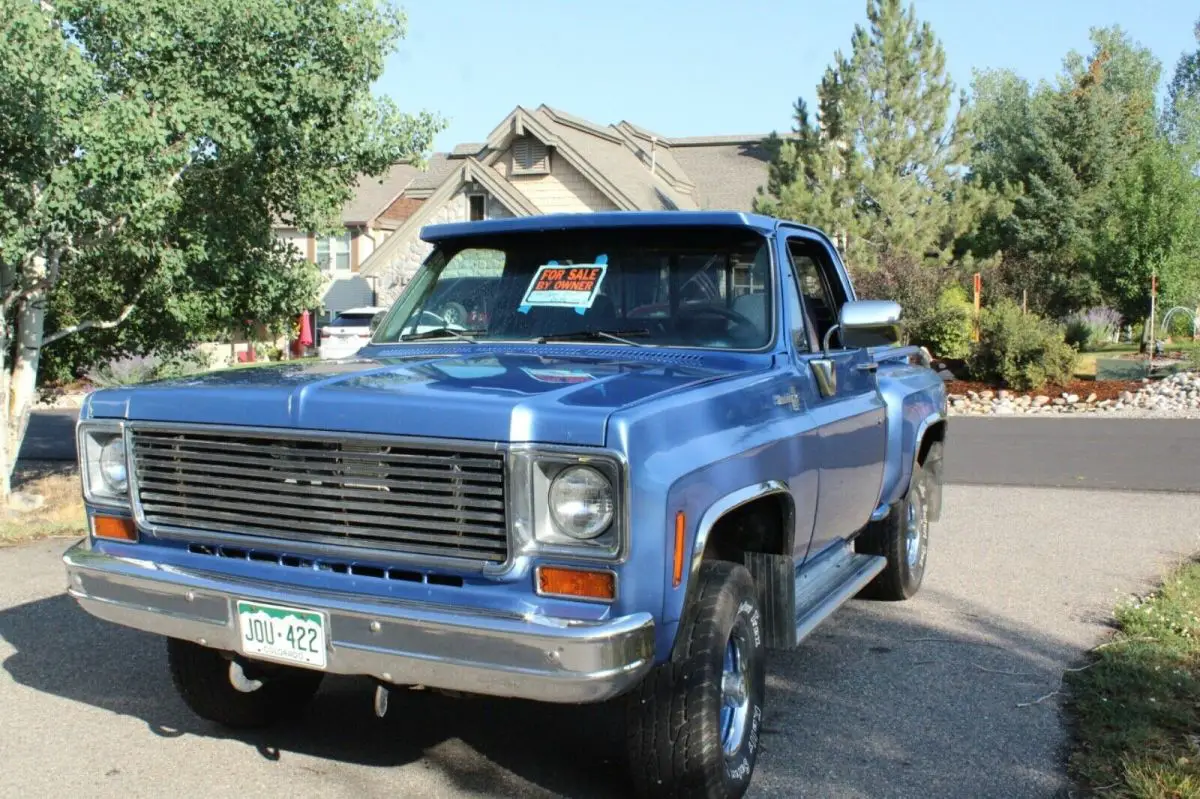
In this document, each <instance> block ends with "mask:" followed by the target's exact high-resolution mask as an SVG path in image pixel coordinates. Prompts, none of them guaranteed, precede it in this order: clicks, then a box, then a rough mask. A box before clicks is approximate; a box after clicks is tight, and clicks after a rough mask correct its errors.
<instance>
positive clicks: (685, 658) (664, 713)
mask: <svg viewBox="0 0 1200 799" xmlns="http://www.w3.org/2000/svg"><path fill="white" fill-rule="evenodd" d="M696 580H697V581H698V584H697V586H696V594H695V600H694V604H693V606H692V608H691V609H690V611H689V612H688V613H687V615H686V617H685V619H684V621H683V623H682V624H681V626H680V629H679V635H678V639H677V643H676V654H675V656H674V657H673V658H672V660H670V661H669V662H667V663H664V664H662V665H660V666H658V667H656V668H655V670H654V671H652V672H651V673H650V674H649V675H647V677H646V679H645V680H644V681H643V682H642V684H641V686H640V687H639V688H638V689H637V690H635V691H633V692H632V693H631V694H630V695H629V696H628V697H627V698H626V700H625V702H626V705H625V708H626V724H627V727H626V729H627V737H626V744H627V756H628V760H629V766H630V777H631V779H632V780H633V784H634V788H635V789H636V792H637V794H638V795H639V796H647V797H648V796H654V797H705V799H736V798H737V797H740V796H742V795H743V794H744V793H745V792H746V789H747V788H748V787H749V786H750V778H751V776H752V774H753V772H754V765H755V762H756V761H757V759H758V750H759V735H760V731H761V728H762V719H763V702H764V698H765V693H766V649H765V647H764V642H763V632H762V613H761V611H760V610H759V606H758V593H757V591H756V590H755V586H754V580H753V579H752V578H751V576H750V572H748V571H747V570H746V568H745V567H744V566H741V565H739V564H736V563H730V562H726V561H710V562H706V563H704V564H703V565H702V566H701V567H700V572H699V573H698V574H697V575H696Z"/></svg>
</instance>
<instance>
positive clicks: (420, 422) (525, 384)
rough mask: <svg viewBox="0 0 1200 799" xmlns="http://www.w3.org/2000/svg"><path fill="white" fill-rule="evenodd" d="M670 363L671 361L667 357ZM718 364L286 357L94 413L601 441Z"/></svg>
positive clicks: (458, 356) (142, 390)
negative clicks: (630, 410)
mask: <svg viewBox="0 0 1200 799" xmlns="http://www.w3.org/2000/svg"><path fill="white" fill-rule="evenodd" d="M664 360H669V359H664ZM740 371H742V369H740V368H738V369H735V368H732V367H729V366H726V365H724V364H723V365H722V367H721V368H715V367H710V366H678V365H671V364H669V363H663V362H661V361H660V362H657V363H656V362H655V361H654V360H653V359H650V358H646V357H645V356H642V357H639V358H638V359H637V360H636V361H635V360H632V359H631V360H628V361H626V360H622V359H620V358H617V359H614V358H613V357H612V355H611V352H610V353H607V354H606V355H605V356H604V357H603V358H601V357H576V356H568V357H559V356H553V355H549V354H547V353H544V352H543V353H540V354H514V353H511V352H487V351H480V352H472V353H469V354H463V353H453V352H451V353H447V354H446V355H442V356H439V355H429V354H423V355H418V356H410V357H396V358H385V357H379V358H370V357H367V358H362V357H360V358H353V359H347V360H337V361H320V362H315V363H314V362H306V363H294V364H289V363H282V364H277V365H270V366H263V367H258V368H250V369H230V370H226V371H221V372H213V373H209V374H204V375H198V376H195V377H190V378H182V379H178V380H171V381H163V382H157V383H149V384H144V385H139V386H133V387H128V388H119V389H106V390H103V391H97V392H96V393H94V394H92V396H91V397H90V399H89V403H88V406H87V407H86V408H85V409H84V414H85V415H90V416H92V417H108V418H114V417H115V418H122V419H130V420H140V421H156V422H191V423H204V424H224V425H247V426H254V427H268V428H295V429H305V430H328V431H339V432H355V433H377V434H385V435H398V436H426V437H434V438H458V439H469V440H476V441H501V442H531V443H560V444H580V445H587V446H603V445H604V443H605V440H604V439H605V430H606V427H607V422H608V417H609V416H610V415H611V414H612V412H613V411H615V410H617V409H619V408H622V407H625V406H628V405H630V404H633V403H637V402H641V401H644V400H647V399H650V398H653V397H656V396H660V395H664V394H667V393H672V392H676V391H680V390H684V389H686V388H687V387H689V386H693V385H697V384H700V383H707V382H710V381H713V380H717V379H720V378H722V377H726V376H730V375H732V374H734V373H735V372H740Z"/></svg>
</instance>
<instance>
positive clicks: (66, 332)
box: [42, 287, 146, 348]
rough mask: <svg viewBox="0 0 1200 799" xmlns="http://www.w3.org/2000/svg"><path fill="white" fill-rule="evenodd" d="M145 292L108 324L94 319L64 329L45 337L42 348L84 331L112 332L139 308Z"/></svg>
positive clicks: (139, 292)
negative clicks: (138, 304)
mask: <svg viewBox="0 0 1200 799" xmlns="http://www.w3.org/2000/svg"><path fill="white" fill-rule="evenodd" d="M145 292H146V289H145V287H143V288H141V289H140V290H139V291H138V293H137V294H135V295H134V296H133V300H132V301H131V302H130V303H129V304H128V305H126V306H125V307H124V308H122V309H121V313H119V314H117V317H116V318H115V319H109V320H108V321H106V322H97V321H95V320H94V319H88V320H87V321H84V322H80V323H79V324H77V325H71V326H70V327H64V328H63V329H62V330H59V331H56V332H54V333H52V334H50V335H49V336H46V337H44V338H43V339H42V347H43V348H44V347H47V346H49V345H50V344H53V343H54V342H56V341H58V340H59V339H60V338H66V337H67V336H72V335H74V334H76V333H80V332H82V331H84V330H112V329H113V328H114V327H117V326H118V325H120V324H121V323H122V322H124V321H125V320H126V319H128V318H129V315H130V314H131V313H133V309H134V308H136V307H137V302H138V300H140V299H141V298H142V295H143V294H144V293H145Z"/></svg>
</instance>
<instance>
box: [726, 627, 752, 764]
mask: <svg viewBox="0 0 1200 799" xmlns="http://www.w3.org/2000/svg"><path fill="white" fill-rule="evenodd" d="M741 627H742V624H740V623H738V624H734V627H733V630H731V631H730V633H729V641H728V642H727V643H726V644H725V657H724V662H723V664H722V669H721V748H722V749H723V750H724V751H725V756H726V757H730V756H732V755H734V754H736V753H737V751H738V750H739V749H740V748H741V746H742V738H743V737H744V736H745V734H746V719H747V718H749V716H750V676H749V674H748V673H747V669H748V668H749V663H748V660H747V650H748V648H749V644H748V642H747V640H746V634H745V631H744V630H742V629H741Z"/></svg>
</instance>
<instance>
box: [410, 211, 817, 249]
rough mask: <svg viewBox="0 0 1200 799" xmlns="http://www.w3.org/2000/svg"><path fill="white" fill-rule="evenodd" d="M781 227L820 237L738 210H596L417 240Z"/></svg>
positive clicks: (473, 225) (487, 222) (485, 224)
mask: <svg viewBox="0 0 1200 799" xmlns="http://www.w3.org/2000/svg"><path fill="white" fill-rule="evenodd" d="M781 225H786V226H789V227H795V228H801V229H804V230H808V231H811V232H813V233H816V234H818V235H821V236H824V234H823V233H822V232H821V231H820V230H818V229H816V228H814V227H811V226H809V225H802V224H799V223H796V222H789V221H786V220H781V219H776V218H775V217H771V216H765V215H763V214H752V213H745V212H742V211H600V212H589V213H562V214H543V215H538V216H519V217H510V218H506V219H484V220H479V221H475V222H450V223H446V224H440V225H427V226H426V227H424V228H422V230H421V238H422V239H424V240H425V241H428V242H434V243H435V242H438V241H443V240H445V239H454V238H460V237H467V236H484V235H489V234H496V233H515V232H542V231H551V230H590V229H595V228H611V227H744V228H751V229H754V230H758V231H760V232H762V233H764V234H765V233H770V232H772V231H774V230H776V229H777V228H778V227H780V226H781Z"/></svg>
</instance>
